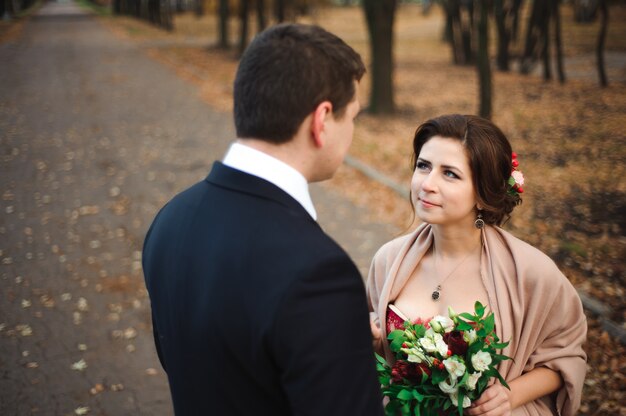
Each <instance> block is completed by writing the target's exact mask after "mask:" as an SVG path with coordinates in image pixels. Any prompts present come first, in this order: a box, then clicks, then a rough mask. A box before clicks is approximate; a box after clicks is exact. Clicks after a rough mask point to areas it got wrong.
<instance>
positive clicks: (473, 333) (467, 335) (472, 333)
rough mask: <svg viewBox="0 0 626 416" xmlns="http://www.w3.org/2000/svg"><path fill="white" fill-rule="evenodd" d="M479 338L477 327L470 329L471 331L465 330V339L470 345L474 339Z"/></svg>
mask: <svg viewBox="0 0 626 416" xmlns="http://www.w3.org/2000/svg"><path fill="white" fill-rule="evenodd" d="M477 338H478V335H477V334H476V330H475V329H470V330H469V331H465V332H463V340H465V342H467V344H468V345H472V344H473V343H474V341H476V339H477Z"/></svg>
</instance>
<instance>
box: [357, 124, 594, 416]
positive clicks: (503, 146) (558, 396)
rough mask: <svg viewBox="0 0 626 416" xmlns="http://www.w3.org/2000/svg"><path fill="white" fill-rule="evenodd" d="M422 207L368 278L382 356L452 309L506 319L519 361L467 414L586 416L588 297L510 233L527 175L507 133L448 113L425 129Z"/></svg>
mask: <svg viewBox="0 0 626 416" xmlns="http://www.w3.org/2000/svg"><path fill="white" fill-rule="evenodd" d="M413 151H414V154H413V162H414V163H413V168H414V174H413V178H412V181H411V202H412V204H413V206H414V208H415V213H416V215H417V217H418V218H419V219H420V220H421V221H422V222H423V224H422V225H420V226H419V227H418V228H417V229H416V230H415V231H414V232H412V233H410V234H409V235H405V236H403V237H400V238H397V239H395V240H393V241H391V242H389V243H387V244H385V245H384V246H383V247H382V248H381V249H380V250H379V251H378V253H377V254H376V256H375V257H374V260H373V263H372V267H371V270H370V275H369V280H368V298H369V306H370V312H371V315H372V335H373V337H374V345H375V348H376V350H377V351H378V352H379V353H381V354H384V355H385V356H386V358H387V360H392V358H393V357H392V355H391V353H390V350H389V346H388V343H387V342H386V337H387V333H388V332H389V331H390V330H393V329H394V328H397V327H398V326H401V325H402V322H403V321H404V320H410V321H415V320H416V319H418V318H429V317H432V316H434V315H444V316H447V308H448V306H452V308H453V309H454V310H455V311H457V312H471V311H473V310H474V303H475V302H476V301H480V302H481V303H482V304H483V305H488V308H489V309H490V310H491V311H493V312H494V314H495V318H496V332H497V335H498V336H499V338H500V339H501V340H504V341H510V344H509V346H508V347H507V348H506V349H505V350H504V351H503V354H505V355H508V356H510V357H512V358H513V360H508V361H504V362H502V363H501V364H500V366H499V368H498V370H499V372H500V374H502V376H503V377H504V378H505V380H506V381H507V384H508V385H509V386H510V390H508V389H506V388H504V387H503V386H502V385H500V384H499V383H494V384H493V385H491V386H490V387H488V388H487V390H485V392H484V393H483V394H482V396H481V397H480V398H479V399H478V400H476V401H475V402H474V403H473V404H472V406H471V407H470V408H468V409H465V413H464V414H467V415H490V416H492V415H509V414H514V415H532V416H534V415H557V414H559V415H562V416H568V415H574V414H575V413H576V411H577V409H578V407H579V405H580V397H581V390H582V386H583V381H584V377H585V371H586V355H585V352H584V351H583V349H582V343H583V341H584V340H585V336H586V331H587V325H586V319H585V315H584V313H583V309H582V305H581V302H580V299H579V297H578V295H577V293H576V291H575V289H574V288H573V286H572V285H571V284H570V282H569V281H568V280H567V278H566V277H565V276H564V275H563V274H562V273H561V272H560V271H559V270H558V268H557V267H556V265H555V264H554V262H552V261H551V260H550V259H549V258H548V257H547V256H546V255H545V254H543V253H541V252H540V251H539V250H537V249H535V248H534V247H531V246H530V245H528V244H526V243H524V242H523V241H521V240H519V239H517V238H515V237H514V236H512V235H511V234H509V233H508V232H506V231H504V230H502V229H501V228H499V226H500V225H501V224H502V223H503V222H505V221H506V220H507V219H508V218H509V216H510V214H511V212H512V211H513V208H514V207H515V206H516V205H517V204H519V203H520V202H521V200H520V195H519V194H520V193H521V192H522V191H523V190H522V188H521V185H523V178H522V177H521V174H520V173H519V172H518V171H516V170H515V168H516V167H517V161H516V160H515V158H516V156H515V154H514V153H512V150H511V145H510V144H509V142H508V140H507V138H506V137H505V136H504V134H503V133H502V132H501V131H500V129H499V128H498V127H496V126H495V125H494V124H492V123H491V122H490V121H488V120H485V119H482V118H479V117H476V116H461V115H446V116H441V117H438V118H435V119H432V120H429V121H427V122H426V123H424V124H422V125H421V126H420V127H418V129H417V131H416V133H415V138H414V140H413Z"/></svg>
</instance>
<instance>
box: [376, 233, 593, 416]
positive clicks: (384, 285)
mask: <svg viewBox="0 0 626 416" xmlns="http://www.w3.org/2000/svg"><path fill="white" fill-rule="evenodd" d="M482 235H483V237H482V238H483V253H482V260H481V278H482V281H483V284H484V285H485V289H486V290H487V293H488V296H489V305H490V307H491V309H492V310H493V311H494V312H495V317H496V332H497V334H498V336H499V337H500V339H501V340H503V341H510V344H509V346H508V347H507V348H506V349H504V351H503V353H504V354H505V355H508V356H510V357H512V358H513V360H514V361H513V360H507V361H503V362H502V363H501V364H500V366H499V368H498V369H499V371H500V374H502V376H503V377H504V379H505V380H507V381H511V380H513V379H515V378H517V377H519V376H520V375H521V374H523V373H525V372H528V371H530V370H532V369H533V368H536V367H547V368H550V369H552V370H554V371H557V372H559V373H560V374H561V376H562V378H563V381H564V384H563V387H562V388H561V389H560V390H559V391H558V392H557V393H555V394H554V395H550V396H546V397H543V398H541V399H538V400H535V401H533V402H530V403H527V404H526V405H524V406H521V407H519V408H517V409H515V410H514V412H513V414H514V415H516V416H518V415H519V416H522V415H524V416H542V415H554V414H558V415H562V416H571V415H575V414H576V411H577V409H578V407H579V406H580V398H581V391H582V387H583V381H584V379H585V373H586V354H585V352H584V351H583V349H582V344H583V342H584V341H585V337H586V334H587V321H586V318H585V315H584V313H583V308H582V304H581V301H580V298H579V297H578V294H577V293H576V290H575V289H574V287H573V286H572V285H571V283H570V282H569V280H568V279H567V278H566V277H565V276H564V275H563V274H562V273H561V272H560V271H559V269H558V268H557V266H556V265H555V264H554V262H553V261H552V260H550V258H549V257H548V256H546V255H545V254H543V253H542V252H540V251H539V250H537V249H536V248H534V247H532V246H530V245H529V244H527V243H525V242H523V241H521V240H519V239H517V238H515V237H514V236H512V235H511V234H509V233H508V232H506V231H504V230H502V229H500V228H497V227H490V226H487V227H485V228H484V231H483V233H482ZM432 238H433V237H432V228H431V226H430V225H428V224H422V225H420V226H419V227H418V228H417V229H416V230H415V231H414V232H412V233H410V234H408V235H405V236H402V237H399V238H397V239H395V240H393V241H390V242H389V243H387V244H385V245H384V246H383V247H381V248H380V250H379V251H378V252H377V253H376V255H375V257H374V260H373V262H372V266H371V269H370V273H369V278H368V282H367V292H368V301H369V308H370V312H371V315H372V319H373V320H374V321H375V322H376V323H377V324H378V326H379V327H380V329H381V332H382V334H383V337H382V338H383V339H386V338H387V334H386V333H385V332H386V331H385V327H386V325H384V322H385V320H386V319H387V316H386V312H387V305H388V304H389V302H391V301H393V300H395V299H396V297H397V296H398V294H399V292H400V291H401V290H402V288H403V287H404V284H405V283H406V281H407V280H408V278H409V277H410V276H411V273H412V272H413V270H414V269H415V267H416V266H417V264H418V263H419V262H420V260H421V259H422V257H423V256H424V254H425V253H426V251H427V250H428V248H429V247H430V246H431V244H432ZM457 312H464V311H457ZM468 312H471V311H468ZM377 350H378V352H379V353H382V354H384V355H385V356H386V357H387V359H388V360H389V359H392V355H391V352H390V351H389V348H388V343H387V342H383V343H382V345H379V346H378V348H377Z"/></svg>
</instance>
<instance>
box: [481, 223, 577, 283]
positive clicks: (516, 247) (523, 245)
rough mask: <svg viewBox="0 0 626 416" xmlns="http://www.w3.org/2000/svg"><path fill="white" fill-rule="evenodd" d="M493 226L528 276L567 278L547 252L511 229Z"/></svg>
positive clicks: (517, 265) (518, 265)
mask: <svg viewBox="0 0 626 416" xmlns="http://www.w3.org/2000/svg"><path fill="white" fill-rule="evenodd" d="M491 228H492V229H493V230H494V231H495V233H496V235H497V238H498V239H499V240H500V241H501V242H502V243H503V244H504V245H505V246H506V248H507V249H508V251H509V252H510V253H511V256H512V258H513V261H514V263H515V267H516V268H517V269H518V270H519V271H522V272H523V273H524V274H525V275H526V277H527V278H531V279H532V278H533V276H535V277H537V278H541V279H542V280H545V279H546V278H547V277H548V276H553V277H554V278H555V279H565V280H567V278H566V277H565V276H564V275H563V273H562V272H561V271H560V270H559V268H558V266H557V265H556V263H555V262H554V260H552V259H551V258H550V256H548V255H547V254H546V253H544V252H543V251H541V250H539V249H538V248H537V247H535V246H533V245H531V244H529V243H528V242H526V241H524V240H522V239H521V238H519V237H516V236H514V235H513V234H511V233H510V232H509V231H506V230H504V229H502V228H499V227H491Z"/></svg>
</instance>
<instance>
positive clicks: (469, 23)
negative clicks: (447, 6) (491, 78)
mask: <svg viewBox="0 0 626 416" xmlns="http://www.w3.org/2000/svg"><path fill="white" fill-rule="evenodd" d="M485 1H486V0H479V2H480V3H481V4H482V3H484V2H485ZM463 5H464V6H465V7H464V9H465V13H463V14H462V15H461V20H460V22H461V39H462V40H463V63H464V64H465V65H470V64H472V63H473V62H474V50H473V48H472V33H473V31H474V1H473V0H466V1H464V2H463ZM463 16H464V17H465V19H463Z"/></svg>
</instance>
